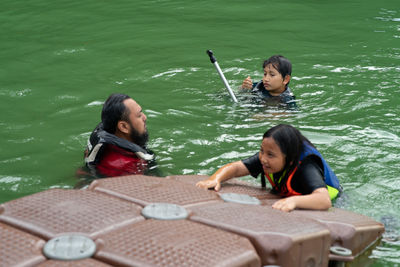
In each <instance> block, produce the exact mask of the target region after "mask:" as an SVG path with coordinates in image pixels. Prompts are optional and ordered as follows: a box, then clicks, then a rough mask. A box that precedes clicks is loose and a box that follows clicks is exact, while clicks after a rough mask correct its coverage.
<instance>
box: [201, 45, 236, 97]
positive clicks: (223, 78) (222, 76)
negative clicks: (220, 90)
mask: <svg viewBox="0 0 400 267" xmlns="http://www.w3.org/2000/svg"><path fill="white" fill-rule="evenodd" d="M207 54H208V56H209V57H210V60H211V63H212V64H214V66H215V68H216V69H217V71H218V74H219V76H220V77H221V79H222V81H223V82H224V85H225V87H226V89H228V92H229V94H230V95H231V97H232V99H233V102H235V103H237V102H238V101H237V99H236V96H235V94H234V93H233V91H232V89H231V87H230V86H229V84H228V81H227V80H226V79H225V76H224V74H223V73H222V70H221V68H220V67H219V64H218V62H217V59H216V58H215V57H214V54H213V52H212V51H211V50H207Z"/></svg>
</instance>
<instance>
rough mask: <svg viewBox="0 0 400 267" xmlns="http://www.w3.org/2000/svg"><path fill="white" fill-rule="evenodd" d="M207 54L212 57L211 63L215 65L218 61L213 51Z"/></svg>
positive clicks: (208, 51)
mask: <svg viewBox="0 0 400 267" xmlns="http://www.w3.org/2000/svg"><path fill="white" fill-rule="evenodd" d="M207 54H208V56H209V57H210V60H211V63H212V64H214V63H215V61H217V59H216V58H215V57H214V54H213V51H211V50H207Z"/></svg>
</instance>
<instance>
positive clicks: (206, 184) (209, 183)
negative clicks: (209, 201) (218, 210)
mask: <svg viewBox="0 0 400 267" xmlns="http://www.w3.org/2000/svg"><path fill="white" fill-rule="evenodd" d="M196 186H197V187H200V188H205V189H208V188H214V190H215V191H219V189H221V182H219V181H217V179H207V180H203V181H200V182H198V183H197V184H196Z"/></svg>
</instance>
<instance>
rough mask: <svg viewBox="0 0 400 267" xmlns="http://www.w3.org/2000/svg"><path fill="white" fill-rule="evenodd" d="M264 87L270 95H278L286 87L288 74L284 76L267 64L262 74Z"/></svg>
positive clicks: (288, 79) (288, 78)
mask: <svg viewBox="0 0 400 267" xmlns="http://www.w3.org/2000/svg"><path fill="white" fill-rule="evenodd" d="M262 81H263V84H264V88H265V89H266V90H267V91H268V92H269V93H270V94H271V95H272V96H278V95H280V94H282V93H283V91H285V89H286V84H287V83H288V82H289V81H290V76H289V75H286V76H285V78H283V77H282V74H280V73H279V71H278V70H277V69H275V67H274V66H273V65H272V64H268V65H267V66H265V68H264V76H263V79H262Z"/></svg>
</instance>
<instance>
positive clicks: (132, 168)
mask: <svg viewBox="0 0 400 267" xmlns="http://www.w3.org/2000/svg"><path fill="white" fill-rule="evenodd" d="M147 165H148V163H147V161H146V160H144V159H141V158H139V157H138V156H136V154H135V153H133V152H131V151H127V150H125V149H123V148H120V147H118V146H115V145H111V144H106V147H105V148H104V151H103V154H102V157H101V159H100V161H99V163H98V164H97V165H96V169H97V171H98V172H99V173H100V174H101V175H104V176H107V177H111V176H122V175H131V174H144V172H145V170H146V169H147Z"/></svg>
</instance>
